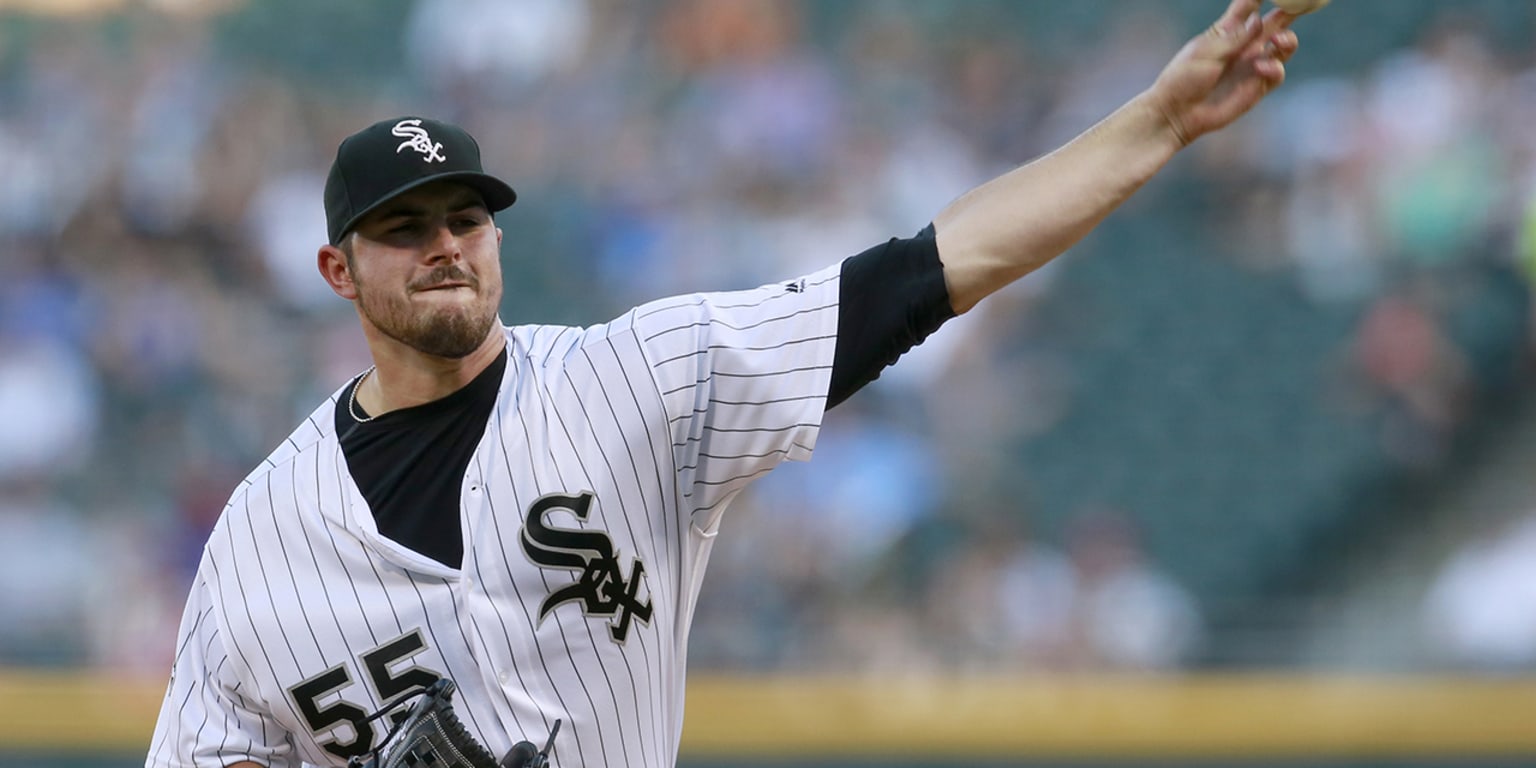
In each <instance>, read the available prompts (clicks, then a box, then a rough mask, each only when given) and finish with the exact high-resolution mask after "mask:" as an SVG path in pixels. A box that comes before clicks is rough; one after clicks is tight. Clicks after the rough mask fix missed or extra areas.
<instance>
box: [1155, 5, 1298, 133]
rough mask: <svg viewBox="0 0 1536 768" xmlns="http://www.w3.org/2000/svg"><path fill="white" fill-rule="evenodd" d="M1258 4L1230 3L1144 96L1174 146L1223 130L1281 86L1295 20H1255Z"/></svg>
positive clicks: (1274, 15)
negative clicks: (1172, 137)
mask: <svg viewBox="0 0 1536 768" xmlns="http://www.w3.org/2000/svg"><path fill="white" fill-rule="evenodd" d="M1262 4H1263V0H1232V4H1231V5H1230V6H1228V7H1227V10H1226V13H1224V14H1222V16H1221V18H1220V19H1218V20H1217V21H1216V23H1215V24H1213V25H1211V28H1210V29H1208V30H1206V31H1205V32H1202V33H1201V34H1200V36H1199V37H1196V38H1195V39H1193V40H1191V41H1189V43H1188V44H1186V45H1185V46H1184V48H1183V49H1182V50H1180V51H1179V52H1178V54H1177V55H1175V56H1174V57H1173V60H1172V61H1170V62H1168V66H1167V67H1165V68H1164V69H1163V71H1162V74H1160V75H1158V78H1157V82H1156V83H1154V84H1153V85H1152V88H1151V89H1149V90H1148V92H1147V93H1146V97H1147V98H1149V99H1150V100H1151V101H1152V103H1153V104H1154V105H1155V106H1156V108H1157V109H1158V111H1159V112H1161V113H1162V115H1163V117H1164V118H1165V119H1167V121H1168V124H1169V127H1170V128H1171V129H1172V130H1173V132H1174V134H1175V135H1176V136H1177V137H1178V139H1179V142H1180V143H1181V144H1183V145H1188V144H1189V143H1190V142H1192V141H1194V140H1195V139H1197V138H1199V137H1201V136H1203V135H1205V134H1207V133H1210V132H1211V131H1215V130H1220V129H1221V128H1224V127H1226V126H1227V125H1228V124H1230V123H1231V122H1232V121H1233V120H1236V119H1237V118H1239V117H1241V116H1242V115H1243V114H1244V113H1246V112H1247V111H1248V110H1250V109H1252V108H1253V106H1254V105H1255V104H1258V103H1259V100H1260V99H1263V98H1264V96H1265V94H1267V93H1269V92H1270V91H1271V90H1273V89H1274V88H1275V87H1276V86H1279V85H1280V84H1281V83H1282V82H1284V81H1285V62H1286V61H1287V60H1289V59H1290V58H1291V54H1293V53H1295V52H1296V46H1297V42H1298V41H1297V38H1296V33H1295V32H1294V31H1292V30H1291V29H1290V25H1291V22H1292V21H1295V20H1296V17H1294V16H1292V15H1290V14H1288V13H1285V12H1284V11H1281V10H1279V9H1275V10H1272V11H1270V12H1269V14H1267V15H1265V16H1262V17H1261V16H1260V15H1259V9H1260V6H1261V5H1262Z"/></svg>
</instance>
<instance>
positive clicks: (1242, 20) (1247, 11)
mask: <svg viewBox="0 0 1536 768" xmlns="http://www.w3.org/2000/svg"><path fill="white" fill-rule="evenodd" d="M1262 3H1263V0H1232V3H1231V5H1228V6H1227V10H1226V12H1225V13H1223V14H1221V18H1219V19H1217V20H1216V23H1215V24H1212V25H1211V31H1212V32H1214V33H1216V34H1217V35H1218V36H1229V37H1235V36H1237V35H1238V34H1239V33H1241V32H1242V31H1243V29H1244V27H1246V26H1247V24H1248V21H1249V19H1250V18H1252V16H1253V15H1254V14H1255V13H1258V12H1259V6H1260V5H1261V4H1262Z"/></svg>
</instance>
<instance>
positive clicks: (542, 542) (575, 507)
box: [522, 492, 651, 643]
mask: <svg viewBox="0 0 1536 768" xmlns="http://www.w3.org/2000/svg"><path fill="white" fill-rule="evenodd" d="M592 499H593V495H592V493H591V492H587V493H581V494H577V495H574V496H572V495H569V494H551V495H549V496H545V497H543V498H540V499H539V500H538V501H535V502H534V503H533V506H532V507H530V508H529V509H528V520H527V524H526V525H524V526H523V534H522V542H523V552H525V553H527V555H528V557H529V559H531V560H533V562H535V563H537V564H539V565H540V566H542V567H545V568H564V569H567V570H572V571H580V572H581V573H580V575H579V576H577V578H576V583H574V584H571V585H570V586H566V587H561V588H560V589H557V590H555V591H554V592H552V593H550V595H549V597H547V598H545V599H544V603H543V604H542V605H540V606H539V620H540V621H543V619H544V617H545V616H546V615H547V614H548V613H549V612H550V611H553V610H554V609H555V608H556V607H558V606H559V605H561V604H563V603H568V602H571V601H578V600H579V601H580V602H581V609H582V612H583V613H585V614H586V615H588V616H598V617H609V618H611V619H612V620H611V621H609V623H608V634H609V635H610V636H611V637H612V638H613V639H614V640H615V641H616V642H620V643H622V642H624V640H625V638H627V637H628V636H629V624H630V620H631V619H639V620H640V622H641V623H643V624H649V623H650V621H651V601H650V600H646V601H644V602H641V601H640V600H639V599H638V598H637V597H636V596H637V594H638V593H639V591H640V581H641V579H642V578H643V577H644V576H645V564H644V563H642V562H640V558H638V557H637V558H635V559H634V562H633V563H631V564H630V568H629V578H627V579H626V578H625V577H624V573H623V571H621V570H620V569H619V559H618V556H617V555H616V553H615V552H614V550H613V539H611V538H609V537H608V534H607V533H604V532H602V531H587V530H572V529H567V528H554V527H551V526H550V525H548V524H547V523H545V521H544V517H545V515H547V514H549V513H550V512H552V511H554V510H557V509H563V510H565V511H567V512H570V513H571V514H573V515H575V516H576V519H577V520H583V521H584V520H586V519H587V515H588V514H590V513H591V511H592Z"/></svg>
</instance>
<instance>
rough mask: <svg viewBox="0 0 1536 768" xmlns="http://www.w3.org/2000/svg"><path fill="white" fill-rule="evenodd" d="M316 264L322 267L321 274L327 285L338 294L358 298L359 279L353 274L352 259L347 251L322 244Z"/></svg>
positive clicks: (352, 298) (353, 298)
mask: <svg viewBox="0 0 1536 768" xmlns="http://www.w3.org/2000/svg"><path fill="white" fill-rule="evenodd" d="M316 265H317V266H318V267H319V268H320V276H321V277H323V278H325V282H326V284H327V285H329V286H331V290H332V291H333V292H335V294H336V295H337V296H340V297H342V298H343V299H346V300H347V301H354V300H356V299H357V281H356V280H355V279H354V277H353V275H352V259H351V257H349V256H347V254H346V252H345V251H343V250H342V249H340V248H337V247H336V246H334V245H322V246H320V253H319V254H318V255H317V256H316Z"/></svg>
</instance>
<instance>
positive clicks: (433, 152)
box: [390, 120, 448, 163]
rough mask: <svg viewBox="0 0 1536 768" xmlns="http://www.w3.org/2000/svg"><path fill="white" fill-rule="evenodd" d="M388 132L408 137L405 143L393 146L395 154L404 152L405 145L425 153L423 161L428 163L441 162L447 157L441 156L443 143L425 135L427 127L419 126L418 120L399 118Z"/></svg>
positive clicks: (400, 136) (403, 137) (404, 137)
mask: <svg viewBox="0 0 1536 768" xmlns="http://www.w3.org/2000/svg"><path fill="white" fill-rule="evenodd" d="M390 133H391V134H394V135H395V136H398V137H399V138H402V139H408V141H406V142H405V143H403V144H401V145H400V146H398V147H395V154H397V155H398V154H400V153H401V152H404V151H405V149H406V147H410V148H411V149H414V150H416V151H417V152H420V153H421V154H423V155H425V157H424V158H423V162H427V163H430V162H434V161H436V162H439V163H441V162H444V161H446V160H447V159H448V158H446V157H444V156H443V153H442V149H443V145H442V144H441V143H439V142H434V141H432V137H431V136H429V135H427V129H425V128H423V127H421V121H420V120H401V121H400V122H398V123H395V127H394V128H393V129H392V130H391V131H390Z"/></svg>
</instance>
